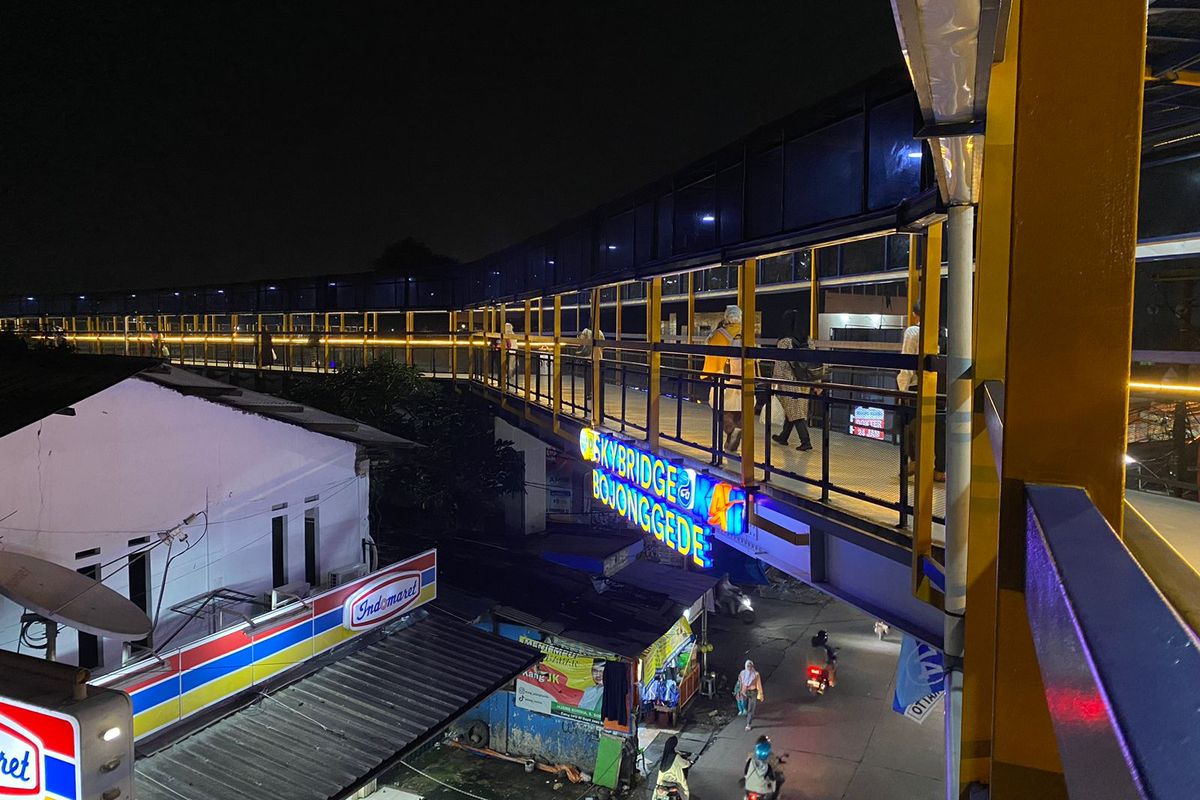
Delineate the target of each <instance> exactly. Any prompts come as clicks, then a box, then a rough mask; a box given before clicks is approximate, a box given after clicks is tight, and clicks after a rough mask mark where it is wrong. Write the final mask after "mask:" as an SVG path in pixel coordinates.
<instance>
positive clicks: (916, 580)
mask: <svg viewBox="0 0 1200 800" xmlns="http://www.w3.org/2000/svg"><path fill="white" fill-rule="evenodd" d="M941 290H942V223H941V222H935V223H934V224H932V225H930V226H929V227H928V228H926V230H925V264H924V269H923V271H922V274H921V349H920V355H918V357H917V358H918V365H917V419H916V424H917V470H916V481H915V487H914V489H913V497H914V500H913V551H912V586H913V594H915V595H916V596H917V597H919V598H920V599H922V600H925V601H926V602H929V603H933V604H934V605H939V606H940V604H941V597H940V594H939V593H938V592H937V590H936V589H935V588H934V587H933V584H932V583H931V582H930V580H929V578H928V577H926V575H925V569H924V562H925V561H927V560H932V559H933V468H934V439H935V426H936V425H937V372H936V371H934V370H931V369H928V367H929V364H928V363H927V362H928V358H929V357H930V356H935V355H937V352H938V331H939V330H940V329H941V321H940V319H939V316H940V310H941V307H942V302H941V294H942V291H941ZM901 480H908V476H901Z"/></svg>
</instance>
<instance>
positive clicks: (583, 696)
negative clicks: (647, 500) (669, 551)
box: [444, 548, 716, 788]
mask: <svg viewBox="0 0 1200 800" xmlns="http://www.w3.org/2000/svg"><path fill="white" fill-rule="evenodd" d="M448 551H449V548H446V550H444V552H448ZM600 560H601V561H602V560H603V559H600ZM444 569H445V574H446V575H447V578H446V582H447V583H448V584H449V586H450V587H452V589H447V591H452V590H453V591H458V592H463V593H470V594H475V595H476V596H483V595H484V594H485V593H486V596H488V597H489V599H490V600H491V601H492V606H491V609H490V612H489V613H487V614H486V615H482V616H481V619H480V620H479V622H478V623H477V624H478V625H479V626H480V627H482V628H485V629H488V630H491V631H493V632H496V633H498V634H500V635H501V636H504V637H506V638H510V639H515V640H517V641H519V642H521V643H522V644H524V645H526V646H528V647H532V648H535V649H537V650H539V651H540V652H541V653H542V658H541V660H540V661H539V662H538V664H536V665H535V666H533V667H531V668H530V669H527V670H526V671H525V672H523V673H522V674H521V675H520V676H518V677H517V678H516V680H515V681H514V682H513V684H512V686H511V688H510V689H507V690H505V691H501V692H498V693H496V694H495V695H493V696H492V697H491V698H489V699H488V701H486V702H485V703H483V704H482V705H481V706H480V707H478V708H477V709H475V710H474V711H473V712H471V713H469V714H467V715H466V716H465V717H464V720H465V722H466V723H467V725H468V727H470V723H472V722H479V723H481V725H480V726H478V727H476V728H475V729H474V730H475V737H476V740H477V742H478V741H481V740H486V741H487V748H488V749H490V750H492V751H495V752H496V753H501V754H504V755H506V756H511V757H523V758H529V759H531V760H535V761H537V762H539V763H550V764H555V763H558V764H570V765H574V766H575V767H577V768H578V769H579V770H581V771H582V772H584V773H588V774H589V775H590V776H591V777H592V780H593V781H594V782H595V783H597V784H598V785H601V786H608V787H609V788H615V787H616V786H618V785H619V783H620V782H621V781H623V780H626V779H627V778H628V776H629V774H630V773H631V772H632V770H633V762H634V756H635V755H636V751H637V745H636V742H637V727H638V724H639V718H640V717H641V716H642V714H643V712H642V706H643V703H642V696H643V687H642V681H643V679H645V676H647V675H649V676H651V677H653V676H654V675H655V674H657V673H659V672H662V673H663V674H664V676H667V675H669V676H670V677H671V678H672V680H673V681H674V684H675V687H676V689H677V690H678V691H677V694H676V693H674V692H673V694H672V696H671V697H670V698H667V697H665V696H664V697H663V698H662V699H661V702H659V703H658V704H659V705H662V706H663V707H664V708H669V713H672V714H674V713H677V712H678V711H679V710H680V709H682V708H684V707H685V706H686V704H687V702H688V700H690V699H691V697H693V696H694V695H695V693H696V690H697V687H698V685H699V676H700V667H699V666H698V665H699V660H700V659H699V658H698V653H697V652H696V651H697V646H696V643H697V636H696V634H695V633H694V629H693V626H697V627H699V628H701V629H702V628H703V625H704V622H703V619H704V614H705V613H706V611H707V609H708V608H710V607H711V605H712V592H713V588H714V587H715V584H716V579H715V578H713V577H710V576H707V575H704V574H701V573H688V572H684V571H682V570H679V569H676V568H673V567H669V566H666V565H662V564H657V563H653V562H649V561H633V562H632V563H629V564H628V566H624V567H623V568H620V569H617V570H615V571H613V572H612V574H611V575H607V576H606V575H604V574H602V573H601V574H595V573H589V572H585V571H582V570H579V569H571V568H568V567H564V566H562V565H561V564H559V563H552V562H551V561H548V560H544V559H542V558H539V557H537V556H536V555H533V554H528V553H514V552H512V551H507V552H500V551H497V552H495V553H492V552H489V553H487V555H486V567H483V566H481V565H480V564H479V558H478V557H477V556H473V555H471V554H468V553H467V552H466V551H465V549H464V550H457V549H456V554H455V556H454V557H453V558H452V559H451V558H447V559H446V560H445V567H444Z"/></svg>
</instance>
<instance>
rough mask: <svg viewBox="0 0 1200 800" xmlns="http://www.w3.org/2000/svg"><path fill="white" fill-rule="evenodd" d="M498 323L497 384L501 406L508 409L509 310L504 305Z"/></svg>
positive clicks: (498, 315) (497, 318) (502, 304)
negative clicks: (498, 367)
mask: <svg viewBox="0 0 1200 800" xmlns="http://www.w3.org/2000/svg"><path fill="white" fill-rule="evenodd" d="M496 323H497V324H496V336H497V337H499V338H497V340H496V341H497V343H498V344H499V345H500V358H499V359H498V361H499V362H500V374H499V375H498V376H497V378H496V382H497V383H498V384H500V404H501V405H502V406H504V407H505V408H508V341H507V339H506V337H505V335H504V334H505V332H506V331H507V330H508V308H507V307H506V306H505V304H504V303H501V304H500V311H499V313H498V314H497V315H496Z"/></svg>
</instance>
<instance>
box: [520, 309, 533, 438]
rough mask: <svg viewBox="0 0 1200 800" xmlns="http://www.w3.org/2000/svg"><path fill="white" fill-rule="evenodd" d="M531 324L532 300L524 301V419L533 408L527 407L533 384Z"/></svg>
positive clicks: (528, 416)
mask: <svg viewBox="0 0 1200 800" xmlns="http://www.w3.org/2000/svg"><path fill="white" fill-rule="evenodd" d="M532 325H533V301H532V300H526V301H525V370H524V372H525V385H524V386H523V387H522V388H523V389H524V392H523V393H522V397H524V398H525V419H532V417H533V409H532V408H530V407H529V387H530V386H532V385H533V343H532V340H531V339H530V338H529V329H530V327H532Z"/></svg>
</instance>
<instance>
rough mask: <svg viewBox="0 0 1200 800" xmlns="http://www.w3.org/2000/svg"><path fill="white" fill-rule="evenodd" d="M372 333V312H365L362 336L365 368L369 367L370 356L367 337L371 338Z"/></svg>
mask: <svg viewBox="0 0 1200 800" xmlns="http://www.w3.org/2000/svg"><path fill="white" fill-rule="evenodd" d="M370 333H371V312H369V311H364V312H363V315H362V335H363V340H362V363H363V366H364V367H365V366H366V365H367V358H368V355H367V336H369V335H370Z"/></svg>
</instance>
